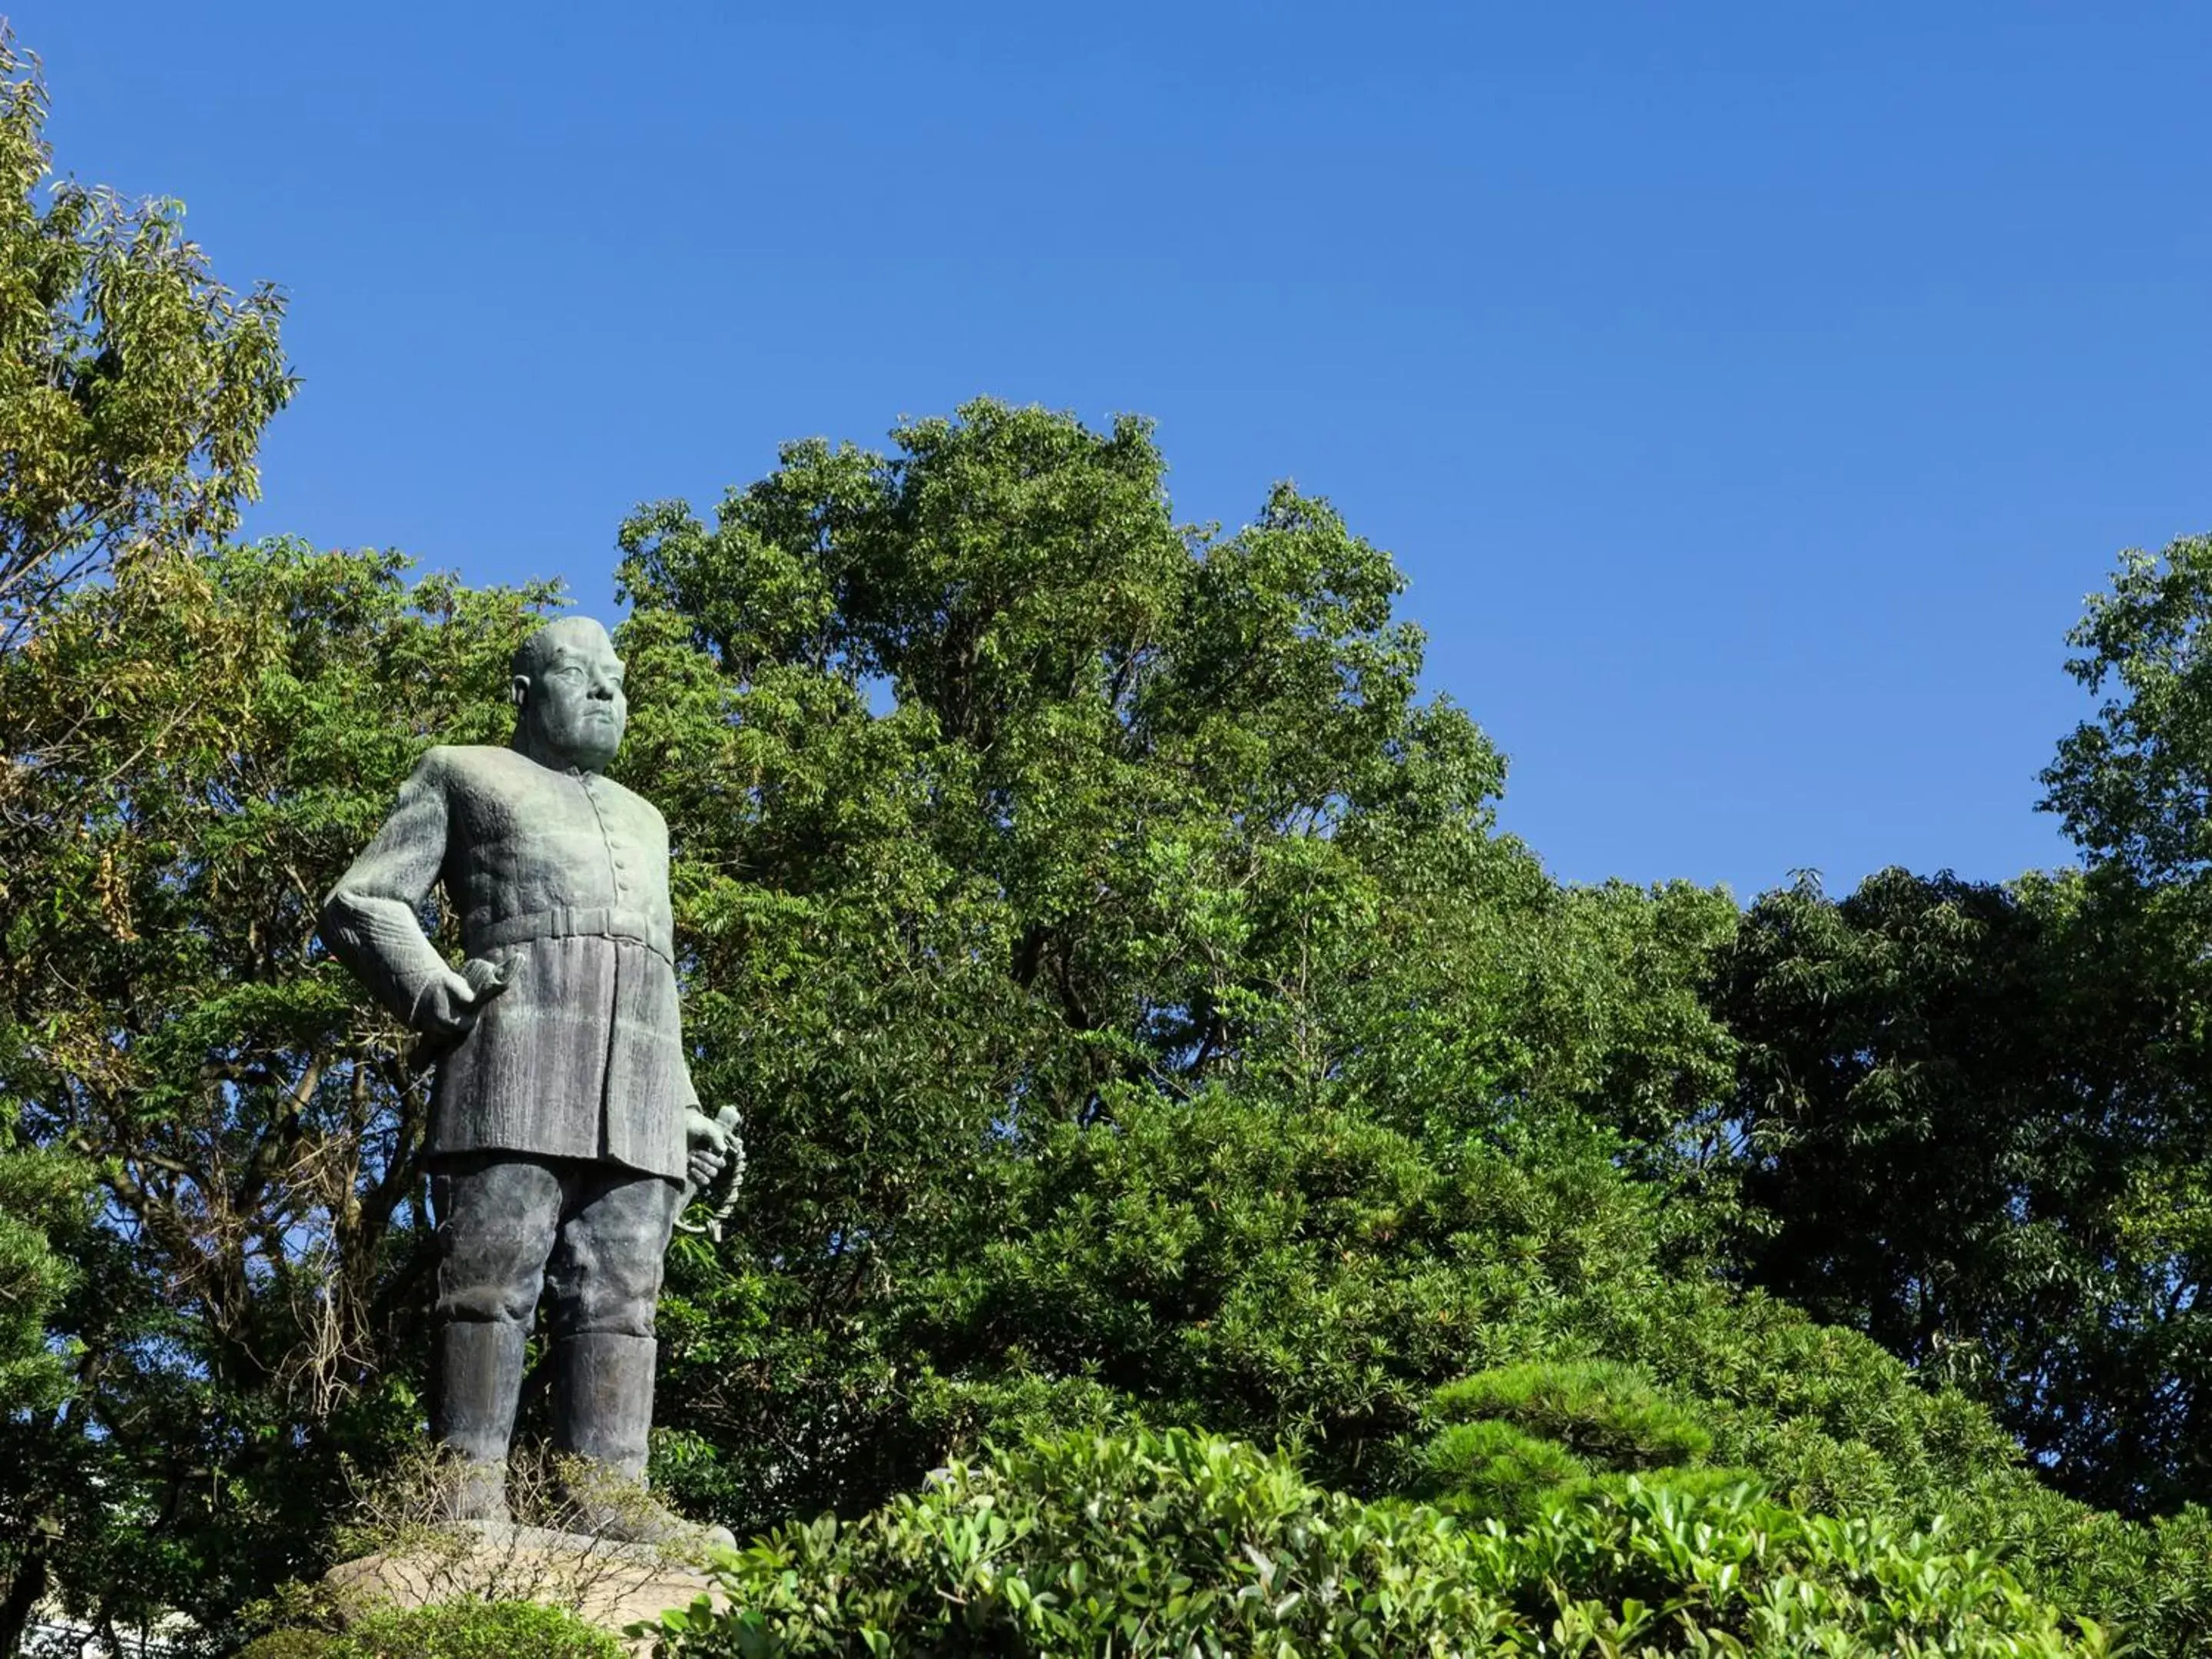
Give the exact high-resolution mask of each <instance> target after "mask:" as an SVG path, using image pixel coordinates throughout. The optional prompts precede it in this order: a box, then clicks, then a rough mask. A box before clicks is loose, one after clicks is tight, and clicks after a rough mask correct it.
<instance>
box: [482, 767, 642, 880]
mask: <svg viewBox="0 0 2212 1659" xmlns="http://www.w3.org/2000/svg"><path fill="white" fill-rule="evenodd" d="M534 772H535V775H530V776H526V777H523V778H520V779H512V780H510V779H499V780H496V781H497V782H498V783H501V784H506V785H507V786H508V787H500V788H484V789H482V790H479V791H477V792H475V798H474V799H471V801H469V802H468V803H467V805H465V809H464V810H463V811H461V812H459V813H457V814H456V819H457V822H456V823H455V824H454V826H453V827H454V829H455V831H456V834H455V836H454V844H453V848H452V852H453V862H454V864H455V865H457V866H459V870H460V872H462V874H463V876H464V879H465V881H467V882H469V883H471V884H475V883H485V882H489V883H490V884H493V885H495V886H501V887H508V888H511V889H520V890H525V891H538V892H544V893H546V894H548V896H558V897H560V898H561V899H562V901H563V902H571V903H574V902H592V903H609V904H638V903H649V902H652V901H653V899H655V898H657V897H659V896H661V895H663V894H665V892H666V891H667V885H668V850H667V846H666V843H665V840H664V838H663V835H662V831H661V829H660V826H659V823H658V821H657V820H656V819H655V818H654V817H653V815H652V814H651V813H650V812H648V811H644V810H642V809H641V806H640V805H639V803H638V802H637V801H636V800H635V798H634V797H631V796H630V795H629V793H627V792H626V791H623V790H622V789H620V788H619V787H617V786H616V785H614V784H611V783H609V782H608V781H606V780H605V779H604V778H601V777H598V776H595V775H592V774H588V773H586V774H571V773H562V772H552V771H549V770H546V769H543V768H538V769H534Z"/></svg>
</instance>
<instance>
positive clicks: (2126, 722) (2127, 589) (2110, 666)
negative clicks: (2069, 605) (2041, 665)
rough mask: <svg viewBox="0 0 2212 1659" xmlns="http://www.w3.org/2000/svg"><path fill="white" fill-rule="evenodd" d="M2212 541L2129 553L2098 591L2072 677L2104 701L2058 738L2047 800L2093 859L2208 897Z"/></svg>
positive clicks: (2154, 886)
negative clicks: (2208, 629)
mask: <svg viewBox="0 0 2212 1659" xmlns="http://www.w3.org/2000/svg"><path fill="white" fill-rule="evenodd" d="M2208 616H2212V537H2206V536H2190V537H2184V538H2181V539H2180V540H2178V541H2176V542H2173V543H2172V544H2170V545H2168V546H2167V547H2166V550H2165V551H2164V552H2163V553H2161V554H2158V555H2155V556H2154V555H2152V554H2148V553H2145V552H2142V551H2141V550H2135V549H2130V550H2128V551H2126V552H2124V553H2123V554H2122V555H2121V556H2120V561H2119V565H2118V568H2117V569H2116V570H2115V571H2114V572H2113V574H2112V581H2111V584H2110V586H2108V588H2107V589H2106V591H2105V592H2101V593H2094V594H2092V595H2091V596H2090V597H2089V600H2088V603H2087V607H2086V609H2085V611H2084V612H2083V615H2082V617H2081V622H2080V623H2079V624H2077V625H2076V626H2075V629H2074V630H2073V632H2072V633H2071V634H2069V635H2068V636H2067V642H2068V643H2069V645H2071V646H2072V647H2074V648H2075V650H2076V651H2077V652H2078V653H2080V654H2079V655H2077V656H2075V658H2073V659H2071V660H2070V661H2069V662H2068V664H2067V665H2066V666H2067V671H2068V672H2069V673H2070V674H2071V675H2073V677H2074V678H2075V679H2076V680H2078V681H2080V682H2081V684H2082V685H2083V687H2084V688H2086V689H2087V690H2089V691H2090V692H2091V693H2092V694H2101V695H2102V696H2103V697H2104V702H2102V704H2101V705H2100V707H2099V708H2098V711H2097V715H2096V718H2095V719H2093V720H2085V721H2083V722H2082V723H2081V725H2080V726H2076V727H2075V730H2074V731H2073V732H2071V733H2070V734H2069V736H2068V737H2067V738H2065V739H2064V740H2063V742H2062V743H2061V744H2059V745H2058V753H2057V757H2056V758H2055V759H2054V760H2053V762H2052V763H2051V766H2050V768H2049V769H2047V770H2045V773H2044V775H2043V781H2044V784H2045V787H2046V788H2047V789H2048V791H2049V793H2048V795H2047V796H2046V798H2045V801H2044V805H2045V808H2046V809H2048V810H2050V811H2055V812H2057V813H2058V814H2060V816H2061V817H2063V820H2064V822H2065V824H2066V832H2067V834H2069V836H2072V837H2073V838H2074V839H2075V842H2078V843H2079V844H2080V845H2081V848H2082V850H2083V851H2084V852H2085V853H2087V854H2088V856H2089V860H2090V861H2091V864H2092V865H2093V866H2095V867H2097V868H2099V869H2100V870H2104V871H2109V872H2112V873H2113V874H2115V875H2118V876H2121V877H2124V878H2126V879H2127V880H2128V881H2130V882H2131V883H2132V884H2135V885H2136V886H2137V887H2140V888H2142V889H2145V890H2168V891H2186V892H2188V893H2190V894H2192V895H2195V896H2198V897H2199V898H2201V897H2202V890H2203V887H2204V883H2205V878H2206V876H2207V874H2208V872H2212V815H2208V812H2207V802H2208V800H2209V799H2212V646H2208V643H2207V640H2206V635H2205V628H2204V623H2205V620H2206V618H2207V617H2208Z"/></svg>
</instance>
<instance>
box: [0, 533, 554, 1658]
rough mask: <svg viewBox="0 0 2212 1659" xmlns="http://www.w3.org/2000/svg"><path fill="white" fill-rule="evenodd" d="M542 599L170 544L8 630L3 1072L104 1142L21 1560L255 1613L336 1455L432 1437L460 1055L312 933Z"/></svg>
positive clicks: (15, 1504) (211, 1614)
mask: <svg viewBox="0 0 2212 1659" xmlns="http://www.w3.org/2000/svg"><path fill="white" fill-rule="evenodd" d="M545 597H546V596H545V595H544V594H543V593H537V592H530V593H520V592H484V593H471V592H465V591H464V590H461V589H459V587H458V586H455V585H454V584H453V583H452V582H450V581H447V580H435V579H434V580H428V581H426V582H423V583H421V584H415V585H410V583H408V582H407V581H406V580H404V573H403V568H402V565H401V562H399V561H398V560H397V559H395V558H392V557H391V556H382V555H369V554H362V555H348V554H317V553H313V552H311V551H309V550H306V549H304V548H302V547H300V546H298V545H296V544H286V543H275V544H264V545H261V546H258V547H254V548H248V549H224V550H214V551H208V552H197V551H191V550H185V551H180V552H176V553H172V554H161V553H157V552H152V551H149V552H146V553H143V554H141V555H139V556H134V557H133V558H131V560H129V561H126V562H125V563H124V564H123V565H121V566H119V567H118V568H117V569H116V570H115V571H114V572H113V574H112V578H111V579H110V580H106V581H103V582H100V583H97V584H91V585H87V586H80V587H78V588H76V589H75V590H74V591H72V592H70V593H68V594H64V595H63V596H61V597H59V598H58V599H56V600H54V601H53V602H52V604H51V605H49V607H48V608H47V610H46V613H45V614H44V615H43V616H42V617H40V620H39V624H38V628H37V630H36V633H35V635H34V636H33V639H34V644H33V647H28V648H26V649H23V650H20V651H17V652H14V653H7V654H5V655H0V706H4V707H6V708H9V710H10V713H11V716H12V717H13V718H14V719H15V720H17V721H19V722H20V725H19V726H18V729H19V730H21V731H23V732H28V733H31V734H33V742H34V751H35V757H36V758H35V762H34V763H33V765H31V766H30V767H28V768H27V775H26V776H24V777H21V778H20V779H19V780H18V781H19V784H20V785H21V793H20V795H19V797H18V805H17V810H16V813H15V817H14V818H13V819H12V821H11V823H10V824H9V836H8V842H7V848H6V863H7V868H8V871H9V877H10V879H11V880H12V881H15V882H17V883H19V884H20V888H19V890H20V891H21V893H22V894H24V895H27V896H34V897H31V898H30V899H29V902H16V903H15V904H13V905H11V906H10V907H9V910H8V913H7V921H6V924H5V926H4V928H0V986H4V987H5V999H6V1000H5V1002H4V1004H0V1101H4V1102H6V1103H8V1106H9V1110H10V1111H12V1112H13V1113H15V1114H16V1115H17V1120H18V1123H19V1127H20V1130H21V1134H22V1135H23V1136H24V1137H25V1138H26V1139H27V1141H28V1143H29V1144H30V1145H32V1146H37V1147H40V1148H44V1149H46V1150H47V1151H48V1152H50V1153H52V1152H57V1151H59V1150H62V1149H66V1150H67V1151H68V1152H70V1154H72V1155H74V1156H76V1157H81V1158H83V1159H85V1160H87V1161H88V1162H89V1163H90V1164H91V1165H92V1167H93V1170H94V1173H95V1176H96V1180H97V1186H98V1191H99V1195H100V1200H101V1204H100V1221H99V1225H96V1226H94V1227H92V1228H90V1229H88V1230H87V1231H84V1232H83V1233H82V1235H81V1236H80V1237H77V1238H76V1240H75V1241H74V1243H73V1244H72V1246H71V1248H70V1251H69V1254H70V1257H71V1258H72V1261H73V1264H74V1266H75V1267H76V1273H75V1282H74V1285H73V1286H72V1287H71V1288H70V1290H69V1291H68V1292H67V1293H66V1294H65V1295H64V1296H63V1297H62V1298H61V1299H60V1301H59V1303H58V1305H57V1306H55V1307H54V1309H53V1310H52V1313H51V1315H50V1316H49V1317H48V1319H47V1321H46V1339H47V1340H48V1341H50V1342H52V1343H54V1344H57V1345H60V1346H65V1347H66V1348H67V1349H69V1350H70V1352H72V1353H73V1355H74V1358H73V1360H72V1362H71V1376H70V1399H69V1400H68V1401H67V1402H66V1406H65V1407H64V1408H63V1409H59V1410H53V1411H36V1412H27V1413H17V1414H14V1415H11V1416H9V1417H8V1418H6V1419H0V1544H4V1547H6V1548H7V1549H8V1550H9V1553H10V1556H11V1558H12V1562H13V1564H14V1566H15V1574H16V1577H15V1583H18V1584H22V1583H29V1582H32V1581H33V1580H40V1579H47V1578H50V1579H51V1582H52V1589H53V1590H54V1592H55V1593H56V1594H58V1595H60V1596H61V1597H62V1599H63V1600H64V1602H65V1603H67V1604H68V1605H70V1606H71V1607H75V1608H76V1609H78V1610H79V1611H81V1612H82V1613H85V1614H86V1615H88V1616H89V1617H92V1618H93V1619H94V1620H96V1621H109V1622H113V1623H116V1624H118V1626H125V1627H127V1626H129V1625H131V1624H133V1623H136V1622H137V1621H138V1620H141V1619H142V1618H143V1617H144V1616H145V1615H147V1614H149V1613H152V1612H154V1611H156V1610H159V1609H162V1608H178V1609H182V1610H185V1611H187V1612H189V1613H192V1614H193V1615H194V1616H195V1617H196V1618H197V1619H199V1620H201V1621H202V1622H203V1623H204V1624H205V1625H206V1626H209V1627H210V1629H219V1628H221V1626H222V1620H224V1619H225V1618H226V1617H227V1616H228V1611H229V1610H230V1609H232V1608H234V1607H236V1606H237V1605H239V1604H240V1602H242V1601H245V1600H246V1599H248V1598H250V1597H251V1596H252V1595H257V1594H260V1593H262V1592H264V1590H265V1589H266V1588H267V1586H268V1584H269V1583H270V1582H272V1581H273V1580H274V1579H276V1578H279V1577H283V1576H284V1574H285V1573H287V1572H289V1571H293V1570H295V1568H296V1567H297V1566H298V1565H301V1564H302V1563H304V1562H306V1561H307V1560H309V1559H312V1558H313V1554H314V1552H315V1551H316V1550H317V1549H319V1547H320V1539H321V1536H322V1534H323V1533H324V1532H325V1530H326V1529H327V1527H328V1525H329V1524H330V1522H331V1520H332V1519H333V1518H334V1515H335V1505H336V1504H337V1500H338V1499H339V1498H341V1497H342V1495H343V1492H342V1488H341V1486H340V1483H339V1480H338V1467H337V1460H338V1458H339V1455H340V1454H342V1453H343V1452H346V1451H349V1450H351V1451H353V1452H354V1453H356V1454H357V1455H362V1456H364V1457H367V1458H368V1459H370V1460H371V1461H374V1457H375V1455H376V1454H377V1451H378V1448H379V1447H380V1444H381V1443H382V1442H383V1440H384V1438H385V1437H386V1435H388V1434H396V1435H404V1434H410V1433H411V1432H412V1431H413V1430H414V1427H415V1423H416V1418H417V1415H418V1413H417V1411H416V1407H415V1405H414V1403H413V1396H412V1393H411V1388H412V1379H413V1377H414V1376H416V1370H415V1369H414V1367H413V1366H412V1364H411V1363H410V1361H411V1359H412V1358H413V1356H414V1353H415V1351H416V1344H417V1342H418V1340H419V1338H418V1337H417V1336H416V1332H418V1331H419V1329H420V1327H421V1322H422V1308H421V1303H422V1297H423V1288H422V1286H423V1278H422V1273H423V1269H424V1267H425V1265H426V1263H427V1259H428V1258H427V1256H426V1255H425V1254H424V1252H423V1249H422V1234H421V1228H420V1225H419V1221H420V1208H421V1191H420V1188H421V1184H422V1183H421V1179H420V1175H421V1170H420V1164H419V1158H418V1150H419V1144H420V1141H421V1138H422V1127H423V1116H424V1112H425V1110H426V1109H427V1097H426V1089H425V1082H426V1080H425V1079H422V1077H419V1076H416V1075H414V1074H412V1073H410V1071H409V1069H408V1068H407V1066H405V1064H404V1060H403V1058H402V1056H403V1054H404V1047H403V1045H402V1043H401V1042H399V1041H398V1036H397V1034H396V1033H395V1032H394V1031H393V1030H392V1028H391V1026H390V1024H389V1023H388V1022H387V1021H386V1020H384V1019H383V1018H380V1016H378V1015H376V1014H375V1013H374V1012H372V1011H370V1010H369V1009H368V1007H367V1006H365V1005H364V1004H363V1003H362V1001H361V1000H359V999H358V998H357V997H356V994H355V991H354V987H352V985H351V983H350V982H349V981H348V979H347V978H346V976H345V975H343V972H342V971H341V970H339V969H337V966H336V965H335V964H334V963H331V962H329V961H328V960H327V959H326V958H325V957H323V956H322V955H321V953H320V951H319V947H318V946H317V945H315V943H314V938H315V934H314V927H315V915H316V912H317V908H318V904H319V898H320V896H321V894H322V893H323V892H324V891H325V890H326V888H327V887H328V885H329V883H330V881H331V878H332V877H333V876H334V875H335V873H336V872H337V870H338V869H340V868H342V867H343V865H344V863H345V862H346V860H348V859H349V858H350V856H351V855H352V854H353V852H354V851H355V850H356V848H357V847H358V846H359V845H360V843H361V842H362V841H363V840H365V839H366V837H367V836H368V834H369V833H370V832H371V831H372V829H373V828H374V825H375V823H377V822H378V820H379V819H380V817H381V816H382V815H383V813H384V812H385V811H386V810H387V808H388V806H389V804H390V796H391V793H392V787H393V781H394V780H395V779H396V778H397V777H398V776H399V775H402V774H404V772H405V770H406V769H407V768H408V767H409V766H410V763H412V761H413V759H414V758H415V757H416V756H417V755H418V754H419V753H420V751H421V750H422V748H423V747H424V746H426V745H427V744H428V742H429V741H430V738H431V734H433V733H434V732H435V733H438V734H441V735H448V734H450V735H454V736H461V737H467V736H471V735H474V736H477V737H479V738H499V737H503V735H504V720H503V717H502V711H501V708H500V703H499V696H500V689H501V685H502V684H503V681H504V678H505V671H506V662H507V653H509V651H511V649H512V648H513V645H514V643H515V641H517V640H518V639H519V638H520V636H521V635H522V633H523V632H524V631H526V629H527V628H528V627H529V626H530V625H531V623H532V620H533V618H534V617H535V615H536V608H535V607H536V605H538V602H539V601H541V600H542V599H544V598H545Z"/></svg>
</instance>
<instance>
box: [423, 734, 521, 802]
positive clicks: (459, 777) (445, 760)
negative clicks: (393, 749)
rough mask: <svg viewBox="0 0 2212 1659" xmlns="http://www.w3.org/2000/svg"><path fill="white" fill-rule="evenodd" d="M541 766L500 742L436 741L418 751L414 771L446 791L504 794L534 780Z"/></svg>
mask: <svg viewBox="0 0 2212 1659" xmlns="http://www.w3.org/2000/svg"><path fill="white" fill-rule="evenodd" d="M543 772H544V767H542V766H540V765H538V763H537V762H536V761H533V760H532V759H531V758H530V757H528V756H527V755H520V754H517V753H516V752H515V751H514V750H512V749H509V748H507V747H506V746H505V745H504V744H489V743H440V744H432V745H431V746H430V747H429V748H428V749H426V750H423V751H422V759H421V760H419V761H417V762H416V764H415V775H416V777H417V778H419V779H421V780H422V781H423V782H425V783H427V784H429V785H432V786H434V787H438V788H441V789H445V790H447V791H448V792H459V793H464V794H484V795H504V794H511V793H513V792H514V791H516V790H518V789H527V788H529V787H532V785H534V784H537V783H538V782H539V781H540V775H541V774H542V773H543Z"/></svg>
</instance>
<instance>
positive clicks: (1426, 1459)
mask: <svg viewBox="0 0 2212 1659" xmlns="http://www.w3.org/2000/svg"><path fill="white" fill-rule="evenodd" d="M1420 1477H1421V1478H1420V1481H1419V1486H1418V1487H1417V1488H1416V1491H1417V1492H1418V1495H1419V1496H1420V1497H1423V1498H1427V1499H1429V1500H1430V1501H1431V1503H1433V1504H1436V1505H1437V1507H1438V1508H1440V1509H1443V1510H1449V1511H1450V1512H1451V1513H1453V1514H1455V1515H1464V1516H1475V1517H1487V1516H1497V1517H1498V1519H1499V1520H1501V1521H1515V1522H1527V1521H1533V1520H1534V1519H1535V1518H1536V1517H1537V1516H1539V1515H1540V1514H1541V1513H1542V1511H1543V1508H1544V1504H1545V1500H1546V1499H1547V1498H1550V1497H1551V1496H1552V1495H1553V1493H1555V1492H1559V1491H1560V1490H1561V1489H1562V1488H1565V1487H1570V1486H1577V1485H1578V1484H1580V1483H1581V1482H1583V1481H1584V1480H1588V1479H1589V1466H1588V1465H1587V1464H1585V1463H1583V1462H1581V1461H1580V1460H1579V1459H1577V1457H1576V1456H1575V1455H1573V1454H1572V1453H1571V1452H1569V1451H1568V1450H1567V1449H1566V1448H1565V1447H1564V1446H1562V1445H1560V1444H1559V1443H1558V1442H1557V1441H1555V1440H1541V1439H1539V1438H1537V1437H1535V1436H1534V1435H1531V1434H1524V1433H1522V1431H1520V1430H1519V1429H1516V1428H1515V1427H1514V1426H1513V1425H1511V1424H1510V1423H1498V1422H1494V1421H1492V1422H1480V1423H1455V1424H1453V1425H1451V1426H1450V1427H1449V1428H1448V1429H1446V1430H1444V1431H1443V1432H1442V1433H1441V1434H1438V1435H1437V1436H1435V1437H1433V1438H1432V1439H1431V1440H1430V1441H1429V1443H1427V1444H1426V1445H1425V1446H1424V1447H1422V1449H1421V1462H1420Z"/></svg>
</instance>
